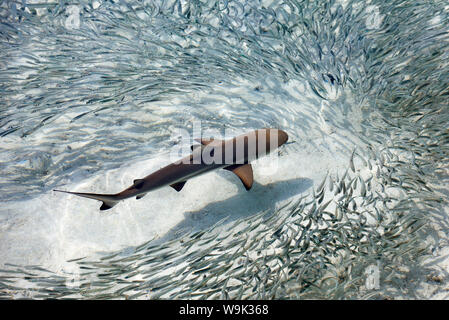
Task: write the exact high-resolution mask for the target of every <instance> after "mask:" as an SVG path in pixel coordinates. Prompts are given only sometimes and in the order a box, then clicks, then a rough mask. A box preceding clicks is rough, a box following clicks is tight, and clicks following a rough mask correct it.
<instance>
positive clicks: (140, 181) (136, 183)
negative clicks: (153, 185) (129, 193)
mask: <svg viewBox="0 0 449 320" xmlns="http://www.w3.org/2000/svg"><path fill="white" fill-rule="evenodd" d="M133 183H134V188H135V189H140V188H142V187H143V183H144V180H143V179H136V180H134V181H133Z"/></svg>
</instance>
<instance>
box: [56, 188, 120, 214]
mask: <svg viewBox="0 0 449 320" xmlns="http://www.w3.org/2000/svg"><path fill="white" fill-rule="evenodd" d="M53 191H57V192H64V193H69V194H74V195H75V196H79V197H83V198H89V199H94V200H98V201H102V202H103V204H102V205H101V207H100V210H108V209H111V208H112V207H113V206H115V205H116V204H117V203H118V202H119V201H120V200H118V199H117V197H116V195H114V194H97V193H83V192H71V191H63V190H53Z"/></svg>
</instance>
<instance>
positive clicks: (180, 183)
mask: <svg viewBox="0 0 449 320" xmlns="http://www.w3.org/2000/svg"><path fill="white" fill-rule="evenodd" d="M185 184H186V181H181V182H177V183H174V184H172V185H170V187H172V188H173V189H175V190H176V191H178V192H179V191H181V189H182V187H184V185H185Z"/></svg>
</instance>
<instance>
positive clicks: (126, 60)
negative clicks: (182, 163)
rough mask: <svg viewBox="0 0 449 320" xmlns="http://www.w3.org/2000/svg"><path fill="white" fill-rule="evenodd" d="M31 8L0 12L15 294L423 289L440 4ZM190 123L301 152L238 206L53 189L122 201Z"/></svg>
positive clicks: (207, 194)
mask: <svg viewBox="0 0 449 320" xmlns="http://www.w3.org/2000/svg"><path fill="white" fill-rule="evenodd" d="M26 2H27V4H26V5H23V4H22V5H19V4H16V3H14V2H5V3H4V4H3V5H2V6H3V7H2V9H1V10H2V11H1V21H2V24H1V29H0V36H1V40H2V41H1V44H0V46H1V51H0V52H1V53H0V88H1V90H2V95H1V98H0V99H1V100H0V105H1V113H0V150H1V153H0V170H1V171H0V172H1V177H2V179H1V181H0V190H1V192H0V201H2V207H1V208H0V230H1V235H0V237H1V238H0V239H1V240H0V241H1V242H0V263H1V264H2V269H3V271H2V272H1V273H0V275H1V278H0V284H1V287H0V292H1V294H2V296H3V297H16V298H17V297H34V298H43V297H67V296H69V297H70V296H74V297H96V298H119V297H121V298H123V297H128V298H129V297H131V298H138V297H140V298H142V297H143V298H158V297H162V298H186V297H187V298H219V297H222V298H236V297H237V298H238V297H242V298H309V297H313V298H369V297H375V298H385V297H416V296H417V294H418V293H417V292H418V290H417V288H418V287H419V286H418V285H414V286H410V283H409V282H407V281H410V278H413V277H411V276H410V270H415V271H416V270H418V271H416V272H415V273H413V276H415V275H419V274H421V273H425V270H427V269H426V265H425V264H424V263H423V262H422V261H423V259H424V258H425V254H428V253H429V252H433V253H438V252H437V249H441V248H442V246H443V244H444V241H442V240H441V239H444V236H445V235H444V232H443V234H441V230H440V229H442V230H443V231H444V226H446V224H447V218H446V212H445V210H446V208H447V205H446V203H447V202H446V201H447V195H448V193H447V177H448V175H447V164H448V161H447V160H448V139H449V131H448V129H447V123H448V122H449V112H448V109H447V106H448V99H447V98H448V93H449V92H448V77H447V74H448V65H447V58H448V55H449V51H448V49H447V47H448V44H449V42H448V13H449V12H448V7H447V5H445V3H444V1H434V3H433V4H432V5H431V4H428V5H422V4H418V3H416V4H411V3H409V1H393V2H388V3H384V2H383V1H371V2H370V4H369V5H368V6H366V5H365V4H364V2H362V1H330V2H328V3H322V4H317V3H315V2H311V1H258V2H257V1H256V2H255V1H248V2H245V1H202V2H195V4H192V3H188V2H186V1H139V2H131V1H87V0H86V1H79V2H76V3H73V4H71V5H70V6H66V5H62V4H59V3H57V2H54V3H53V2H52V1H48V3H46V2H45V1H26ZM199 122H201V129H202V130H204V131H209V132H210V131H211V130H215V136H220V137H223V136H225V137H227V136H229V135H230V133H231V135H232V134H238V133H243V132H247V131H250V130H253V129H256V128H262V127H274V128H281V129H283V130H285V131H287V132H288V134H289V137H290V141H292V142H293V143H292V144H288V145H286V146H284V147H282V149H281V151H280V156H279V158H278V159H277V160H278V161H277V162H276V163H275V166H274V165H273V162H272V159H268V158H267V159H261V160H260V161H258V162H257V163H255V164H254V174H255V181H256V184H255V186H254V188H253V190H251V191H250V192H248V193H246V191H245V190H244V188H243V186H242V185H240V182H239V181H238V179H236V178H235V177H233V176H232V174H231V173H229V172H214V173H210V174H207V175H204V176H201V177H198V178H195V179H192V180H191V181H189V182H188V183H187V184H186V186H185V187H184V189H183V190H182V192H180V193H177V192H175V191H174V190H172V189H170V188H165V189H160V190H158V191H156V192H153V193H151V194H149V195H147V196H146V197H145V198H144V199H142V200H139V201H136V200H134V199H130V200H127V201H124V202H122V203H120V204H119V205H117V206H116V207H114V209H112V210H111V211H106V212H100V211H99V210H98V207H99V203H98V202H95V201H91V200H88V199H80V198H75V197H70V196H66V195H63V194H56V193H54V192H53V191H52V189H54V188H56V187H57V188H64V189H66V190H72V191H85V192H97V193H102V192H104V193H112V192H118V191H120V190H121V189H123V188H125V187H127V186H129V185H130V184H131V183H132V181H133V180H134V179H136V178H141V177H143V176H145V175H147V174H149V173H151V172H153V171H154V170H157V169H158V168H160V167H161V166H163V165H165V164H168V163H170V161H171V158H170V155H171V152H172V150H173V149H174V148H179V147H180V146H184V147H185V146H187V147H189V146H190V145H191V143H192V141H191V140H190V139H184V138H183V137H181V136H179V134H178V133H177V132H178V131H177V129H178V128H181V129H185V130H187V131H188V132H189V133H192V134H195V132H194V131H195V130H194V127H195V126H196V125H197V124H198V123H199ZM192 138H195V137H192ZM322 182H323V183H324V184H322ZM223 219H224V220H223ZM438 226H443V227H441V228H440V229H439V228H438ZM242 230H245V231H244V232H243V231H242ZM438 231H440V233H438ZM198 232H199V233H198ZM436 234H438V236H439V238H438V237H436V236H435V235H436ZM429 235H430V236H432V237H430V238H431V239H429ZM217 239H218V240H217ZM429 250H430V251H429ZM432 250H433V251H432ZM81 258H82V259H81ZM372 265H374V266H382V267H381V273H380V281H381V283H380V288H377V289H376V290H371V289H370V288H367V283H366V281H365V280H366V278H367V276H366V274H365V271H366V270H367V268H368V267H369V266H372ZM42 268H43V269H45V270H48V271H44V270H42ZM86 270H87V271H86ZM404 270H409V271H404ZM417 277H418V276H417ZM418 278H419V277H418ZM413 279H414V278H413ZM419 279H420V278H419ZM420 280H421V279H420ZM404 287H405V288H407V289H404ZM49 288H51V289H49ZM46 289H47V290H46ZM49 290H50V291H49Z"/></svg>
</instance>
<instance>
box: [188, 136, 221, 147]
mask: <svg viewBox="0 0 449 320" xmlns="http://www.w3.org/2000/svg"><path fill="white" fill-rule="evenodd" d="M194 140H195V141H196V142H199V143H201V144H202V145H203V146H207V145H208V144H209V143H212V142H221V140H219V139H203V138H197V139H194Z"/></svg>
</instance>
